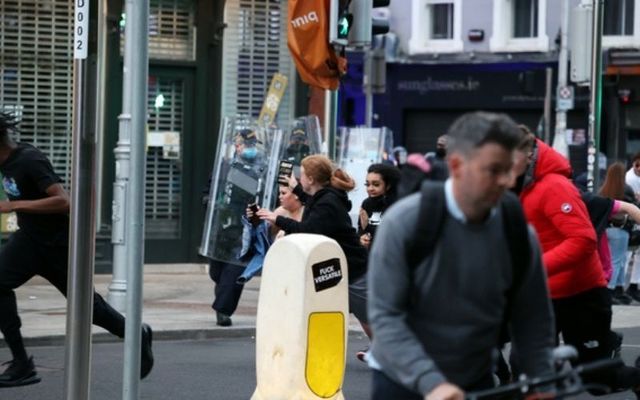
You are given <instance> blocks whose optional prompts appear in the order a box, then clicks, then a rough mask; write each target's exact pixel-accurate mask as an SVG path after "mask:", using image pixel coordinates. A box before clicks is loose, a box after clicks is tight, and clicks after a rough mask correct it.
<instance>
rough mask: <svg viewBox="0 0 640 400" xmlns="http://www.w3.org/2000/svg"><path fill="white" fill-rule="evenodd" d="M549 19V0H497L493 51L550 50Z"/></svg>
mask: <svg viewBox="0 0 640 400" xmlns="http://www.w3.org/2000/svg"><path fill="white" fill-rule="evenodd" d="M546 23H547V0H493V36H492V37H491V40H490V42H489V46H490V48H491V51H495V52H546V51H548V50H549V37H548V36H547V33H546V31H545V27H546Z"/></svg>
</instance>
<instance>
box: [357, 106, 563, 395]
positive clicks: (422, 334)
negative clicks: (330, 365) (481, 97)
mask: <svg viewBox="0 0 640 400" xmlns="http://www.w3.org/2000/svg"><path fill="white" fill-rule="evenodd" d="M448 138H449V143H448V158H447V162H448V165H449V171H450V177H449V179H447V181H446V182H445V184H444V200H445V206H444V209H445V210H446V211H445V212H446V215H445V217H446V218H443V219H442V222H441V226H440V230H439V236H438V238H437V240H436V242H435V245H434V247H433V250H432V251H431V253H430V254H428V255H425V257H424V258H423V260H421V261H420V262H419V263H416V264H418V265H409V263H408V261H407V252H408V251H409V249H410V248H411V246H412V243H413V242H414V241H416V240H417V241H419V240H421V238H420V237H415V232H416V229H417V221H418V220H419V218H418V213H419V210H420V200H421V195H420V194H419V193H418V194H413V195H410V196H408V197H406V198H404V199H402V200H401V201H399V202H397V203H396V204H395V205H394V206H392V207H391V208H390V209H389V210H387V213H386V214H385V220H384V222H383V223H382V224H381V225H380V227H379V228H378V232H377V236H376V241H375V242H374V244H373V247H372V249H371V254H370V257H369V290H370V292H369V320H370V323H371V327H372V330H373V343H372V349H371V355H370V357H369V364H370V365H371V366H372V367H373V369H374V375H373V397H372V398H373V399H375V400H378V399H380V400H382V399H385V400H386V399H402V400H414V399H415V400H421V399H428V400H458V399H460V400H462V399H463V398H464V391H473V390H480V389H486V388H489V387H491V386H493V379H492V371H493V363H494V362H493V360H494V358H495V357H493V352H494V349H495V348H496V346H497V344H498V341H499V336H500V331H501V327H502V326H503V322H509V327H510V333H511V337H512V343H513V346H514V348H515V349H517V354H518V355H519V358H518V361H519V363H518V364H519V366H520V368H521V370H522V372H524V373H526V374H528V375H529V376H537V375H543V374H546V373H551V372H552V363H551V358H550V355H551V349H552V347H553V346H554V342H555V338H554V328H553V314H552V311H551V306H550V301H549V295H548V292H547V285H546V280H545V279H546V278H545V273H544V269H543V267H542V263H541V258H540V249H539V247H538V241H537V239H536V237H535V234H534V233H533V231H532V230H529V248H530V251H529V253H528V254H529V256H530V262H529V263H528V265H526V266H524V269H523V270H522V272H521V275H522V276H521V277H520V278H519V282H518V284H517V285H514V281H515V279H514V273H513V272H514V269H513V268H512V265H511V264H512V262H511V260H512V258H511V257H510V253H509V245H508V240H507V238H506V235H505V228H504V227H505V221H504V220H503V218H507V216H506V215H503V213H502V212H501V211H500V209H499V208H498V207H497V206H498V204H499V203H500V201H501V198H502V196H503V195H504V192H505V191H506V189H507V188H508V187H509V186H510V185H511V183H512V174H511V168H512V164H513V157H514V149H515V147H516V145H517V144H518V141H519V139H520V138H521V133H520V132H519V130H518V127H517V125H516V124H515V123H514V122H513V121H512V120H511V119H510V118H509V117H507V116H505V115H499V114H490V113H483V112H476V113H469V114H465V115H464V116H462V117H460V118H459V119H458V120H457V121H456V122H454V124H453V125H452V126H451V128H450V129H449V132H448ZM525 248H526V247H525ZM512 285H513V286H512ZM510 289H513V292H512V294H510V295H508V296H507V295H505V293H511V292H509V291H510ZM507 303H509V304H507ZM505 313H508V315H506V317H503V315H505ZM505 320H508V321H505Z"/></svg>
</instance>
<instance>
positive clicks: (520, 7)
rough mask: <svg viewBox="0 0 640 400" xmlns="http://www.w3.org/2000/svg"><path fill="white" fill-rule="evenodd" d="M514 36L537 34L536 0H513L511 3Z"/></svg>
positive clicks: (534, 35)
mask: <svg viewBox="0 0 640 400" xmlns="http://www.w3.org/2000/svg"><path fill="white" fill-rule="evenodd" d="M512 7H513V10H512V13H513V14H512V15H513V18H512V21H511V23H512V26H513V28H512V32H513V37H514V38H532V37H533V38H534V37H537V36H538V0H514V1H513V3H512Z"/></svg>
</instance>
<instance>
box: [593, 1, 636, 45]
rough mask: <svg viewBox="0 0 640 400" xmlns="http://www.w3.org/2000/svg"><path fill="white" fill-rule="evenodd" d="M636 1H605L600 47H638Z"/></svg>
mask: <svg viewBox="0 0 640 400" xmlns="http://www.w3.org/2000/svg"><path fill="white" fill-rule="evenodd" d="M637 2H638V0H607V1H605V2H604V4H603V19H604V23H603V27H602V29H603V30H602V33H603V37H602V45H603V46H605V47H637V46H640V25H639V24H640V22H639V21H638V19H640V10H639V8H640V7H639V4H636V3H637Z"/></svg>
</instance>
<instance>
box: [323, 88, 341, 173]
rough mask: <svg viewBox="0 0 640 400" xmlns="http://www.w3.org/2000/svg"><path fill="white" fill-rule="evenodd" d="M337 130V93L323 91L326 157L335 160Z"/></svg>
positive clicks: (335, 91)
mask: <svg viewBox="0 0 640 400" xmlns="http://www.w3.org/2000/svg"><path fill="white" fill-rule="evenodd" d="M337 129H338V91H337V90H325V94H324V133H325V138H327V150H328V152H329V154H328V156H329V158H330V159H332V160H336V159H337V155H338V154H337V151H336V150H337V149H336V135H337Z"/></svg>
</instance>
